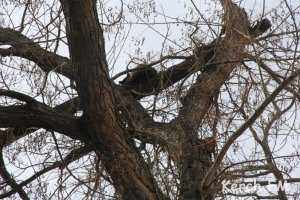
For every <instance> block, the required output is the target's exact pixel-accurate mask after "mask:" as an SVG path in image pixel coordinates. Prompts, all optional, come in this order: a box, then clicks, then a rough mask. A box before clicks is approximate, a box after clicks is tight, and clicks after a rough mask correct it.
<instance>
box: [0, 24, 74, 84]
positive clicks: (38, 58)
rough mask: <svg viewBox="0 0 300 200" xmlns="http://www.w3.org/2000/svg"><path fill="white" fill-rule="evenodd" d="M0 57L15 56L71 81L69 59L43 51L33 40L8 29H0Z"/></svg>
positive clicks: (71, 72) (71, 74)
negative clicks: (6, 46) (7, 46)
mask: <svg viewBox="0 0 300 200" xmlns="http://www.w3.org/2000/svg"><path fill="white" fill-rule="evenodd" d="M0 45H10V46H11V47H9V48H6V49H5V48H0V56H3V57H5V56H17V57H21V58H26V59H28V60H30V61H32V62H34V63H36V64H37V65H39V66H40V67H41V69H43V70H44V71H45V72H50V71H56V72H58V73H61V74H63V75H64V76H66V77H68V78H70V79H73V78H74V76H73V70H72V68H71V65H70V62H69V59H68V58H66V57H63V56H60V55H57V54H55V53H53V52H50V51H47V50H45V49H43V48H42V47H41V46H40V45H38V44H37V43H36V42H34V41H33V40H31V39H29V38H28V37H26V36H25V35H22V34H21V33H20V32H18V31H16V30H13V29H10V28H0Z"/></svg>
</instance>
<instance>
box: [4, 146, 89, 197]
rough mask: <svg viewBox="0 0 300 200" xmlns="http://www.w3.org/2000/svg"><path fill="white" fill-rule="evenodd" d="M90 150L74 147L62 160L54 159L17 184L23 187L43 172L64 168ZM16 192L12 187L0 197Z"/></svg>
mask: <svg viewBox="0 0 300 200" xmlns="http://www.w3.org/2000/svg"><path fill="white" fill-rule="evenodd" d="M91 151H92V149H91V147H86V146H84V147H80V148H78V149H74V150H72V151H71V152H70V153H69V154H68V155H67V156H66V157H65V158H64V159H63V160H61V161H56V162H54V163H53V164H52V165H50V166H48V167H45V168H44V169H42V170H40V171H38V172H36V173H35V174H34V175H32V176H31V177H29V178H28V179H26V180H25V181H22V182H21V183H20V184H19V186H20V187H24V186H26V185H27V184H29V183H31V182H32V181H34V180H36V179H37V178H39V177H40V176H42V175H43V174H45V173H47V172H49V171H51V170H53V169H56V168H60V169H63V168H65V167H66V166H67V165H69V164H70V163H71V162H73V161H75V160H78V159H80V158H81V157H83V156H84V155H86V154H88V153H90V152H91ZM16 192H17V189H16V188H13V189H12V190H10V191H9V192H7V193H4V194H1V195H0V199H3V198H6V197H9V196H11V195H13V194H14V193H16Z"/></svg>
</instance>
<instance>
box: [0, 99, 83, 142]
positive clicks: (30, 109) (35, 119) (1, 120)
mask: <svg viewBox="0 0 300 200" xmlns="http://www.w3.org/2000/svg"><path fill="white" fill-rule="evenodd" d="M0 127H2V128H10V127H14V128H45V129H51V130H54V131H57V132H60V133H63V134H65V135H67V136H69V137H71V138H73V139H80V140H82V139H83V138H82V134H81V131H80V127H79V124H78V120H77V119H76V118H75V117H73V116H72V115H68V114H65V113H62V112H59V111H56V110H55V109H53V108H50V107H48V106H46V105H45V104H42V103H39V102H33V103H30V104H26V105H20V106H6V107H0ZM1 139H5V137H2V138H1Z"/></svg>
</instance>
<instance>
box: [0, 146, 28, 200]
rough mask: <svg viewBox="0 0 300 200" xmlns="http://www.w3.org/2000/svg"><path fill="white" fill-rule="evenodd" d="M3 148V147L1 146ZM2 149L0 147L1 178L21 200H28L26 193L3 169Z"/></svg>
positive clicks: (4, 168)
mask: <svg viewBox="0 0 300 200" xmlns="http://www.w3.org/2000/svg"><path fill="white" fill-rule="evenodd" d="M2 147H3V146H2ZM2 147H1V152H0V174H1V176H2V178H3V179H4V180H5V181H6V182H7V183H8V185H10V186H11V188H12V189H13V190H15V191H16V192H17V193H18V194H19V196H20V197H21V198H22V199H23V200H27V199H28V200H29V197H28V196H27V194H26V192H25V191H24V190H23V188H22V186H21V185H20V184H18V183H17V182H16V181H15V180H14V179H13V177H11V175H10V174H9V172H8V171H7V169H6V167H5V163H4V160H3V152H2V150H3V149H2Z"/></svg>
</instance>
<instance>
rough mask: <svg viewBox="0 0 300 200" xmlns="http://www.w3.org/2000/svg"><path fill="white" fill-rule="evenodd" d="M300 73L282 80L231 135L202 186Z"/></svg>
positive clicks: (204, 185) (296, 72)
mask: <svg viewBox="0 0 300 200" xmlns="http://www.w3.org/2000/svg"><path fill="white" fill-rule="evenodd" d="M299 75H300V70H297V71H295V72H293V73H292V74H291V75H290V76H289V77H288V78H287V79H285V80H284V81H282V83H281V84H280V85H279V86H278V87H277V88H276V89H275V90H274V91H273V92H272V93H271V94H270V96H269V97H267V98H266V99H265V101H264V102H263V103H262V104H261V105H260V106H259V107H258V108H257V109H256V111H255V112H254V113H253V115H252V116H251V117H250V118H249V119H248V120H247V121H246V122H245V123H244V124H243V125H242V126H241V127H240V128H239V129H238V130H237V131H236V132H235V133H233V134H232V135H231V136H230V137H229V139H228V140H227V141H226V143H225V145H224V146H223V148H222V149H221V151H220V153H219V154H218V156H217V158H216V159H215V162H214V164H213V165H212V166H211V168H210V169H209V171H208V173H207V175H206V177H205V179H204V180H203V181H202V183H201V184H202V188H207V187H208V186H209V185H210V184H211V180H212V177H213V175H214V174H215V173H216V171H217V169H218V168H219V166H220V164H221V162H222V160H223V158H224V157H225V155H226V153H227V151H228V149H229V148H230V147H231V145H232V144H233V142H234V141H235V140H236V139H237V138H238V137H239V136H241V135H242V134H243V133H244V131H245V130H247V128H249V127H250V126H251V125H252V124H253V123H254V122H255V120H256V119H257V118H258V117H259V116H260V115H261V114H262V113H263V111H264V110H265V108H266V107H267V106H268V105H269V104H270V103H271V102H272V101H273V100H274V99H275V98H276V96H277V95H278V94H279V93H280V92H281V91H282V90H283V89H284V88H285V87H287V85H288V84H290V83H291V82H292V81H293V80H294V79H295V78H296V77H297V76H299Z"/></svg>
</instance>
